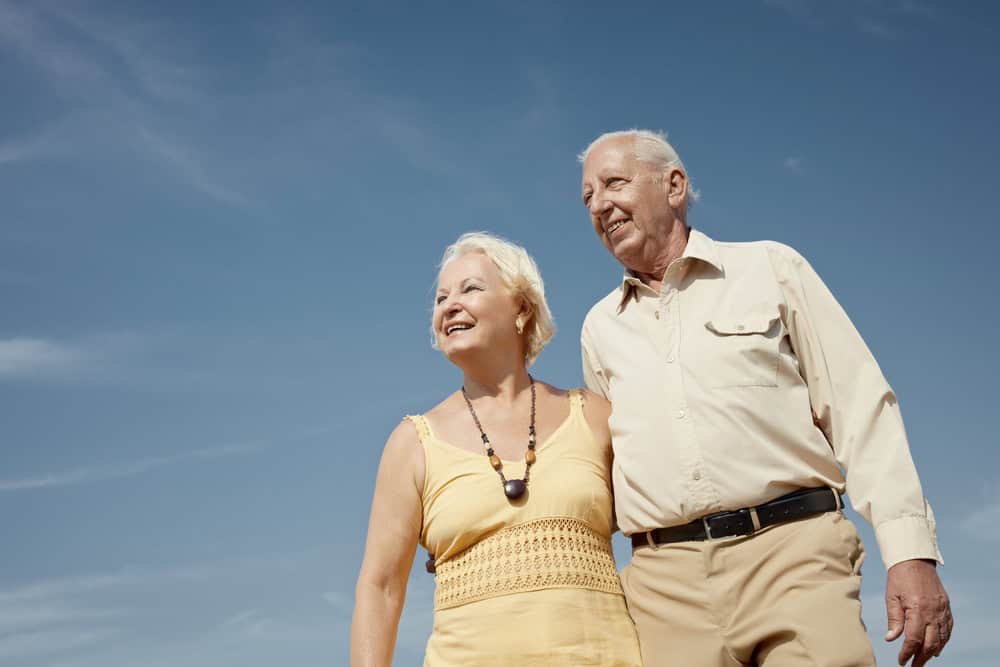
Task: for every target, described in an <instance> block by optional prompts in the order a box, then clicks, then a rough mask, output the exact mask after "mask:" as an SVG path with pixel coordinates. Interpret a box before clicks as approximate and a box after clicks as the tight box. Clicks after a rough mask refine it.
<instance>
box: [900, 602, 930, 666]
mask: <svg viewBox="0 0 1000 667" xmlns="http://www.w3.org/2000/svg"><path fill="white" fill-rule="evenodd" d="M926 630H927V622H926V621H924V620H923V619H921V618H920V614H918V613H917V612H916V611H914V610H910V613H909V614H907V619H906V638H905V639H904V640H903V647H902V648H901V649H900V651H899V664H900V665H905V664H906V663H907V661H908V660H909V659H910V658H912V657H913V656H915V655H918V654H919V652H920V650H921V649H922V648H923V646H924V633H925V632H926Z"/></svg>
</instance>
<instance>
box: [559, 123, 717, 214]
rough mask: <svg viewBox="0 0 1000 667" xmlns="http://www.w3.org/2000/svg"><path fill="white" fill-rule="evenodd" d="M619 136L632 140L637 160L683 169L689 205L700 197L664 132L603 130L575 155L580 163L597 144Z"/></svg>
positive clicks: (661, 166) (660, 166)
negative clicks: (686, 178) (686, 179)
mask: <svg viewBox="0 0 1000 667" xmlns="http://www.w3.org/2000/svg"><path fill="white" fill-rule="evenodd" d="M621 138H628V139H631V140H632V146H633V148H634V150H635V158H636V159H637V160H640V161H642V162H645V163H646V164H650V165H653V166H654V167H657V168H659V169H662V170H666V169H667V168H668V167H678V168H679V169H680V170H681V171H683V172H684V175H685V176H687V177H688V202H689V204H688V205H689V206H690V205H691V204H694V203H695V202H697V201H698V200H699V199H701V192H699V191H698V190H696V189H695V188H694V186H693V185H692V183H691V177H690V175H689V174H688V170H687V167H685V166H684V163H683V162H681V156H680V155H678V154H677V151H676V150H674V147H673V146H671V145H670V142H669V141H667V133H666V132H657V131H654V130H638V129H632V130H616V131H614V132H605V133H604V134H602V135H601V136H599V137H597V138H596V139H594V140H593V141H592V142H590V145H589V146H587V147H586V148H585V149H584V150H583V152H582V153H580V154H579V155H578V156H577V160H579V161H580V163H583V162H584V161H585V160H586V159H587V156H588V155H590V153H591V151H593V150H594V148H596V147H597V145H598V144H600V143H602V142H604V141H608V140H610V139H621Z"/></svg>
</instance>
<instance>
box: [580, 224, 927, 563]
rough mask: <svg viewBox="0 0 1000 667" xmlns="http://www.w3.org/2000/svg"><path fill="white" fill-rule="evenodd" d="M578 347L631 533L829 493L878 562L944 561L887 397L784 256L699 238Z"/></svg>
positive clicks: (624, 289)
mask: <svg viewBox="0 0 1000 667" xmlns="http://www.w3.org/2000/svg"><path fill="white" fill-rule="evenodd" d="M581 339H582V341H581V342H582V350H583V375H584V380H585V381H586V384H587V386H588V387H589V388H590V389H591V390H592V391H595V392H597V393H599V394H602V395H604V396H605V397H607V398H608V399H609V400H610V401H611V402H612V406H613V410H612V415H611V419H610V426H611V432H612V438H613V443H614V450H615V460H614V467H613V479H614V489H615V505H616V512H617V517H618V524H619V526H620V527H621V529H622V531H623V532H624V533H625V534H626V535H630V534H632V533H635V532H641V531H646V530H650V529H652V528H658V527H661V526H675V525H680V524H684V523H687V522H689V521H693V520H695V519H698V518H700V517H702V516H704V515H706V514H710V513H712V512H718V511H722V510H734V509H739V508H742V507H749V506H752V505H758V504H760V503H763V502H766V501H768V500H771V499H773V498H776V497H778V496H780V495H782V494H785V493H788V492H790V491H794V490H796V489H800V488H807V487H817V486H824V485H825V486H831V487H833V488H835V489H837V490H838V491H841V492H844V491H846V492H847V494H848V495H849V497H850V501H851V504H852V505H853V507H854V509H855V510H856V511H857V512H858V513H859V514H860V515H861V516H863V517H864V518H865V519H867V520H868V521H870V522H871V523H872V525H873V526H874V528H875V535H876V537H877V539H878V542H879V548H880V550H881V553H882V558H883V560H884V562H885V565H886V567H891V566H892V565H894V564H895V563H898V562H900V561H903V560H907V559H911V558H929V559H934V560H937V561H939V562H940V561H941V554H940V552H939V550H938V547H937V536H936V534H935V525H934V515H933V513H932V511H931V508H930V505H929V504H928V503H927V502H926V500H925V499H924V496H923V491H922V490H921V487H920V480H919V479H918V477H917V471H916V469H915V468H914V465H913V460H912V458H911V457H910V450H909V445H908V444H907V441H906V432H905V431H904V429H903V421H902V417H901V416H900V411H899V405H898V404H897V402H896V396H895V394H893V391H892V389H891V388H890V387H889V385H888V383H887V382H886V380H885V378H884V377H883V376H882V372H881V370H880V369H879V367H878V364H877V363H876V362H875V359H874V358H873V357H872V354H871V352H870V351H869V350H868V348H867V346H866V345H865V343H864V341H863V340H862V339H861V336H860V335H859V334H858V332H857V330H856V329H855V328H854V325H853V324H851V321H850V319H848V317H847V314H846V313H845V312H844V310H843V309H842V308H841V307H840V305H839V304H838V303H837V301H836V299H834V297H833V295H832V294H831V293H830V291H829V290H828V289H827V288H826V286H825V285H824V284H823V282H822V281H821V280H820V278H819V276H818V275H816V273H815V272H814V271H813V269H812V267H810V266H809V264H808V263H807V262H806V261H805V259H803V258H802V257H801V256H800V255H799V254H798V253H797V252H795V251H794V250H793V249H791V248H789V247H788V246H785V245H781V244H779V243H774V242H770V241H760V242H755V243H720V242H716V241H713V240H712V239H710V238H708V237H707V236H705V235H704V234H702V233H701V232H698V231H697V230H692V231H691V234H690V237H689V239H688V243H687V247H686V249H685V251H684V255H683V256H682V257H680V258H678V259H677V260H675V261H674V262H672V263H671V264H670V266H669V267H668V268H667V272H666V275H665V276H664V279H663V285H662V288H661V290H660V293H656V292H655V291H654V290H652V289H650V288H649V287H648V286H647V285H645V284H643V283H642V282H641V281H639V280H638V279H637V278H636V277H634V276H632V275H630V274H628V273H626V276H625V279H624V280H623V282H622V285H621V286H620V287H619V288H617V289H616V290H614V291H613V292H612V293H611V294H609V295H608V296H606V297H605V298H604V299H602V300H601V301H600V302H598V303H597V304H596V305H595V306H594V307H593V308H592V309H591V310H590V312H589V313H588V315H587V318H586V320H585V321H584V325H583V333H582V336H581ZM845 471H846V474H845Z"/></svg>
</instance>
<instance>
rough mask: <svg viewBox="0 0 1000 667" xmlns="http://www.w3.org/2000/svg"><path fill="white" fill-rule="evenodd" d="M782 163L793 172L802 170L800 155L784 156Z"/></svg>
mask: <svg viewBox="0 0 1000 667" xmlns="http://www.w3.org/2000/svg"><path fill="white" fill-rule="evenodd" d="M782 164H784V165H785V169H787V170H788V171H793V172H795V173H798V172H800V171H802V158H800V157H786V158H785V160H784V162H783V163H782Z"/></svg>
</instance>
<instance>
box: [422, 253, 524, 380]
mask: <svg viewBox="0 0 1000 667" xmlns="http://www.w3.org/2000/svg"><path fill="white" fill-rule="evenodd" d="M520 305H521V299H520V298H517V297H515V296H513V295H512V294H511V293H510V290H508V288H507V286H506V285H504V283H503V280H502V279H501V277H500V271H499V270H498V269H497V267H496V265H495V264H493V262H492V260H490V258H489V257H487V256H486V255H485V254H483V253H479V252H473V253H469V254H467V255H463V256H462V257H459V258H458V259H454V260H452V261H451V262H449V263H448V264H447V265H445V267H444V268H443V269H442V270H441V274H440V275H439V276H438V290H437V295H436V296H435V300H434V318H433V325H434V335H435V338H436V339H437V345H438V348H440V350H441V352H443V353H444V355H445V356H446V357H447V358H448V359H450V360H452V361H456V360H457V359H458V358H460V357H461V356H464V355H468V354H470V353H476V352H480V353H481V352H490V353H494V354H495V353H501V352H502V351H503V350H505V349H506V350H512V351H515V352H516V351H518V349H519V348H520V347H521V345H522V341H521V336H520V335H519V334H518V333H517V329H516V324H515V323H516V320H517V317H518V314H519V311H520ZM522 317H523V316H522ZM521 353H522V356H523V350H521Z"/></svg>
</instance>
